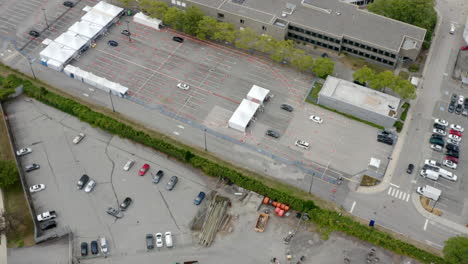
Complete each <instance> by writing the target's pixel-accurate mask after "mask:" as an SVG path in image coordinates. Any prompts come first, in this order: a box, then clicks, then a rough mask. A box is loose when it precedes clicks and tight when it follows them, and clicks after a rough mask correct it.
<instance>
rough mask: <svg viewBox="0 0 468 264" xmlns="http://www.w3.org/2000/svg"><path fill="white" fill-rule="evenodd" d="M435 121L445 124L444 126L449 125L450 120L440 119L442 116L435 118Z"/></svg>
mask: <svg viewBox="0 0 468 264" xmlns="http://www.w3.org/2000/svg"><path fill="white" fill-rule="evenodd" d="M434 123H435V124H439V125H441V126H444V127H446V126H448V122H447V121H446V120H444V119H440V118H437V119H435V120H434Z"/></svg>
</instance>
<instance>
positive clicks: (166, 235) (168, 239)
mask: <svg viewBox="0 0 468 264" xmlns="http://www.w3.org/2000/svg"><path fill="white" fill-rule="evenodd" d="M164 238H165V239H164V240H166V247H168V248H171V247H172V246H173V244H172V233H171V232H169V231H167V232H166V233H164Z"/></svg>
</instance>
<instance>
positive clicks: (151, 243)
mask: <svg viewBox="0 0 468 264" xmlns="http://www.w3.org/2000/svg"><path fill="white" fill-rule="evenodd" d="M145 240H146V249H153V248H154V236H153V234H146V236H145Z"/></svg>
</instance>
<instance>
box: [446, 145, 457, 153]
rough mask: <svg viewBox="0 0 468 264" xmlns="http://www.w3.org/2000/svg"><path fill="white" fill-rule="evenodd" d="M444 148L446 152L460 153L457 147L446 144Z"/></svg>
mask: <svg viewBox="0 0 468 264" xmlns="http://www.w3.org/2000/svg"><path fill="white" fill-rule="evenodd" d="M445 148H446V149H448V150H452V151H456V152H460V149H459V148H458V146H455V145H453V144H447V146H445Z"/></svg>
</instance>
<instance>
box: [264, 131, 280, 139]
mask: <svg viewBox="0 0 468 264" xmlns="http://www.w3.org/2000/svg"><path fill="white" fill-rule="evenodd" d="M265 134H266V135H267V136H270V137H274V138H279V137H280V134H279V133H278V132H276V131H275V130H271V129H268V130H267V131H266V133H265Z"/></svg>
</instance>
